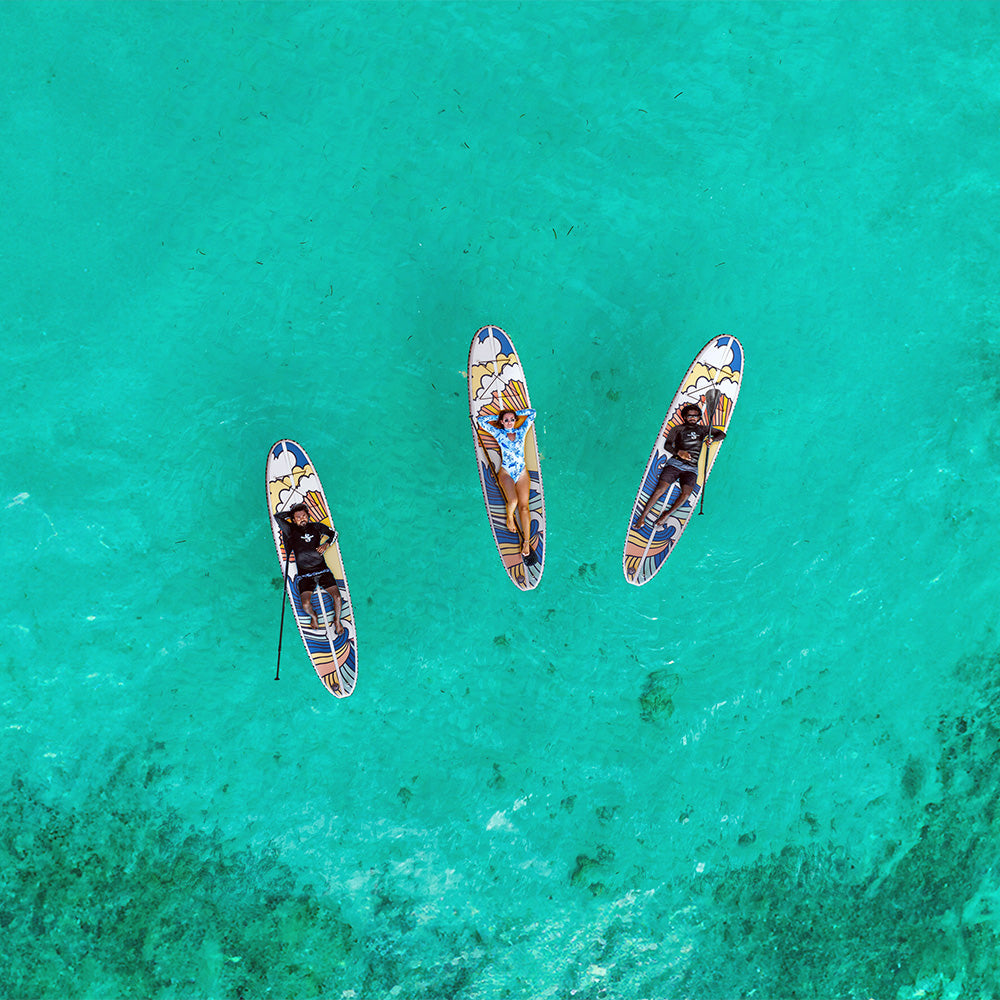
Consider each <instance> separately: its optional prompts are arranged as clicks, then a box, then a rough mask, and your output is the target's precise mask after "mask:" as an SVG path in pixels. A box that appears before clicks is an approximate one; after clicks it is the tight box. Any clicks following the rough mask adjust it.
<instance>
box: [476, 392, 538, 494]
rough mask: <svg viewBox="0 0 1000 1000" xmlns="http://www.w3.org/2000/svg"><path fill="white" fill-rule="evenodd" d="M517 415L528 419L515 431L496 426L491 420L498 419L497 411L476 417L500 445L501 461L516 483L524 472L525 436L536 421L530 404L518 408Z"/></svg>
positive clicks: (478, 422)
mask: <svg viewBox="0 0 1000 1000" xmlns="http://www.w3.org/2000/svg"><path fill="white" fill-rule="evenodd" d="M517 416H519V417H525V418H526V419H525V421H524V423H523V424H521V426H520V427H515V428H514V430H513V431H505V430H504V429H503V428H502V427H494V426H493V424H492V423H491V421H493V420H496V414H495V413H491V414H488V415H487V416H478V417H476V423H477V424H479V426H480V427H482V429H483V430H484V431H486V433H487V434H489V435H490V437H492V438H494V439H495V440H496V442H497V444H498V445H500V461H501V462H502V463H503V467H504V468H505V469H506V470H507V473H508V475H509V476H510V478H511V479H513V480H514V482H515V483H516V482H517V481H518V480H519V479H520V478H521V476H522V475H523V474H524V436H525V435H526V434H527V433H528V428H529V427H530V426H531V425H532V424H533V423H534V422H535V411H534V410H533V409H531V407H530V406H529V407H528V409H526V410H518V411H517ZM508 433H512V434H513V435H514V440H513V441H511V439H510V438H509V437H508V436H507V435H508Z"/></svg>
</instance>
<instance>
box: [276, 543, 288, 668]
mask: <svg viewBox="0 0 1000 1000" xmlns="http://www.w3.org/2000/svg"><path fill="white" fill-rule="evenodd" d="M282 535H284V532H282ZM285 545H286V546H287V551H286V553H285V579H284V582H283V583H282V584H281V624H280V625H279V626H278V662H277V664H276V665H275V667H274V679H275V680H277V679H278V674H279V672H280V670H281V637H282V635H283V634H284V631H285V596H286V595H287V593H288V562H289V560H290V559H291V558H292V546H291V543H290V542H289V541H288V540H287V539H285Z"/></svg>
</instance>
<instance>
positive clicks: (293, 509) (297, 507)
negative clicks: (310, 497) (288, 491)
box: [288, 503, 309, 517]
mask: <svg viewBox="0 0 1000 1000" xmlns="http://www.w3.org/2000/svg"><path fill="white" fill-rule="evenodd" d="M297 510H304V511H305V512H306V513H307V514H308V513H309V506H308V504H304V503H297V504H295V506H294V507H289V508H288V513H289V514H291V515H292V517H294V516H295V512H296V511H297Z"/></svg>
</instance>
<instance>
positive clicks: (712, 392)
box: [698, 368, 722, 514]
mask: <svg viewBox="0 0 1000 1000" xmlns="http://www.w3.org/2000/svg"><path fill="white" fill-rule="evenodd" d="M721 370H722V369H721V368H720V369H717V370H716V373H715V377H716V379H718V377H719V372H720V371H721ZM721 395H722V393H721V392H720V391H719V390H718V388H717V387H716V384H715V382H714V380H713V384H712V388H711V389H709V390H708V391H707V392H706V393H705V406H706V409H707V417H706V420H705V422H706V424H707V425H708V435H707V438H706V441H705V447H704V448H703V449H702V451H703V454H704V468H705V472H704V476H703V478H702V481H701V503H700V504H699V506H698V513H699V514H704V513H705V480H706V479H708V451H709V449H710V448H711V447H712V421H713V420H714V419H715V411H716V408H717V407H718V405H719V397H720V396H721Z"/></svg>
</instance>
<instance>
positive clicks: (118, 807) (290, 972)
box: [0, 752, 355, 998]
mask: <svg viewBox="0 0 1000 1000" xmlns="http://www.w3.org/2000/svg"><path fill="white" fill-rule="evenodd" d="M157 757H160V758H162V754H155V755H154V754H150V753H149V752H147V753H144V754H142V755H139V754H132V753H130V754H126V755H123V756H122V757H121V758H120V759H119V760H117V761H115V762H114V763H113V766H112V768H111V770H110V773H109V775H108V778H107V781H106V782H105V783H103V784H102V785H101V786H100V787H94V788H93V789H92V790H91V791H90V792H89V793H88V794H87V795H86V797H85V798H84V800H83V802H82V803H81V804H80V805H78V806H74V805H66V804H63V801H61V799H62V797H61V796H59V795H53V794H52V792H53V790H52V789H41V788H38V787H36V788H32V787H30V786H29V785H27V784H26V783H25V782H23V781H21V780H20V779H17V778H15V779H14V780H13V781H12V783H11V785H10V786H9V787H8V788H7V790H6V791H5V792H4V794H3V810H4V815H5V817H6V820H7V822H6V826H5V832H4V835H3V838H2V847H0V851H2V858H3V866H4V869H5V871H7V872H8V876H9V877H8V878H7V879H6V880H5V885H4V889H3V895H2V897H0V927H2V928H3V942H4V952H5V954H4V955H3V961H2V972H0V993H2V994H3V995H4V996H9V997H39V998H40V997H54V996H75V997H108V996H156V997H181V996H196V995H197V996H203V997H250V996H261V995H266V994H267V993H268V992H269V991H271V990H275V991H277V992H276V994H275V995H288V993H287V990H288V988H289V986H290V984H294V989H295V995H296V996H302V997H306V996H323V995H327V994H326V991H327V990H328V989H329V988H330V986H331V983H332V982H333V981H335V980H336V979H337V978H338V976H339V975H340V973H341V972H342V969H343V965H344V963H345V962H346V961H347V959H348V957H349V955H350V953H351V951H352V949H353V948H354V947H355V941H354V938H353V934H352V931H351V928H350V926H349V925H348V924H347V923H346V922H345V921H344V920H343V919H342V917H341V915H340V912H339V909H338V907H337V906H336V905H335V904H333V903H330V902H328V901H323V900H321V899H317V894H316V893H315V891H314V890H313V887H312V886H309V885H302V884H300V883H299V882H298V881H297V879H296V878H295V876H294V874H293V872H292V871H291V870H290V869H289V867H288V866H287V865H284V864H282V863H281V862H280V861H279V860H278V858H277V853H276V851H274V850H265V851H263V852H259V853H255V852H253V851H250V850H247V849H240V848H237V847H235V846H234V845H233V844H232V842H230V841H227V840H226V839H225V838H224V837H223V836H222V835H221V834H220V832H219V831H218V830H217V829H212V828H205V829H199V828H197V827H195V826H194V825H192V824H191V823H189V822H185V821H184V820H183V819H182V818H181V817H180V816H179V815H178V814H177V813H176V812H174V811H172V810H171V809H169V808H161V807H158V806H156V805H154V804H152V803H154V802H155V800H156V792H157V790H158V788H160V787H161V786H162V785H163V783H164V780H165V778H166V777H167V775H168V772H169V769H170V768H169V765H168V764H164V763H162V762H157V760H156V758H157Z"/></svg>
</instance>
